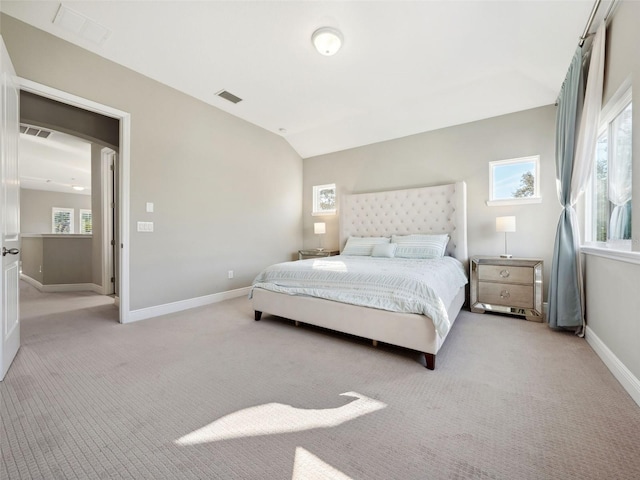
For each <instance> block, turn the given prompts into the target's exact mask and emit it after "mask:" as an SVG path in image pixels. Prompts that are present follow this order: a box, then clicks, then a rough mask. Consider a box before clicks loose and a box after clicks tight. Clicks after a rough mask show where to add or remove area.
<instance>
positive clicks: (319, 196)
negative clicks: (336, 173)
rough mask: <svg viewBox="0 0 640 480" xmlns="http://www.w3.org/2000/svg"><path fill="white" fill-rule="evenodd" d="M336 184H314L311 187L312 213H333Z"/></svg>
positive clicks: (334, 210)
mask: <svg viewBox="0 0 640 480" xmlns="http://www.w3.org/2000/svg"><path fill="white" fill-rule="evenodd" d="M335 213H336V184H335V183H331V184H328V185H315V186H314V187H313V211H312V212H311V214H312V215H335Z"/></svg>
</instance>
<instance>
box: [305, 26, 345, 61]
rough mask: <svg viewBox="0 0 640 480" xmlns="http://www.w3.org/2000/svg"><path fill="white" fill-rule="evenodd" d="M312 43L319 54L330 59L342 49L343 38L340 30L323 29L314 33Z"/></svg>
mask: <svg viewBox="0 0 640 480" xmlns="http://www.w3.org/2000/svg"><path fill="white" fill-rule="evenodd" d="M311 41H312V42H313V46H314V47H316V50H318V53H320V54H321V55H326V56H328V57H330V56H331V55H335V54H336V53H338V50H340V47H342V41H343V38H342V33H340V30H338V29H335V28H332V27H322V28H319V29H317V30H316V31H315V32H313V35H312V36H311Z"/></svg>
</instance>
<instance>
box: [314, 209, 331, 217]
mask: <svg viewBox="0 0 640 480" xmlns="http://www.w3.org/2000/svg"><path fill="white" fill-rule="evenodd" d="M335 214H336V211H335V210H331V211H328V212H311V216H312V217H328V216H330V215H335Z"/></svg>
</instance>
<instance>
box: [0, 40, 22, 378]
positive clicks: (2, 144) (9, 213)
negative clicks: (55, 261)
mask: <svg viewBox="0 0 640 480" xmlns="http://www.w3.org/2000/svg"><path fill="white" fill-rule="evenodd" d="M0 48H1V50H2V51H1V52H0V250H2V275H0V297H1V299H2V304H1V306H0V326H1V327H2V332H0V335H1V338H0V340H1V341H0V380H2V379H4V376H5V375H6V373H7V371H8V370H9V367H10V366H11V362H13V359H14V358H15V356H16V354H17V353H18V348H20V311H19V304H18V295H19V280H20V255H19V253H20V250H19V248H20V183H19V179H18V140H19V135H20V133H19V127H18V124H19V117H20V115H19V90H18V84H17V82H16V78H15V70H14V69H13V65H12V64H11V59H10V58H9V52H7V48H6V47H5V45H4V40H3V39H2V36H0Z"/></svg>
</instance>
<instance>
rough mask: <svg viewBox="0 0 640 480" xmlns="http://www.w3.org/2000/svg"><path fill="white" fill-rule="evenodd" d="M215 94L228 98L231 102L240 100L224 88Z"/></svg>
mask: <svg viewBox="0 0 640 480" xmlns="http://www.w3.org/2000/svg"><path fill="white" fill-rule="evenodd" d="M216 95H217V96H219V97H222V98H224V99H225V100H229V101H230V102H231V103H238V102H241V101H242V99H241V98H240V97H236V96H235V95H234V94H233V93H229V92H227V91H226V90H220V91H219V92H218V93H216Z"/></svg>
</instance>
